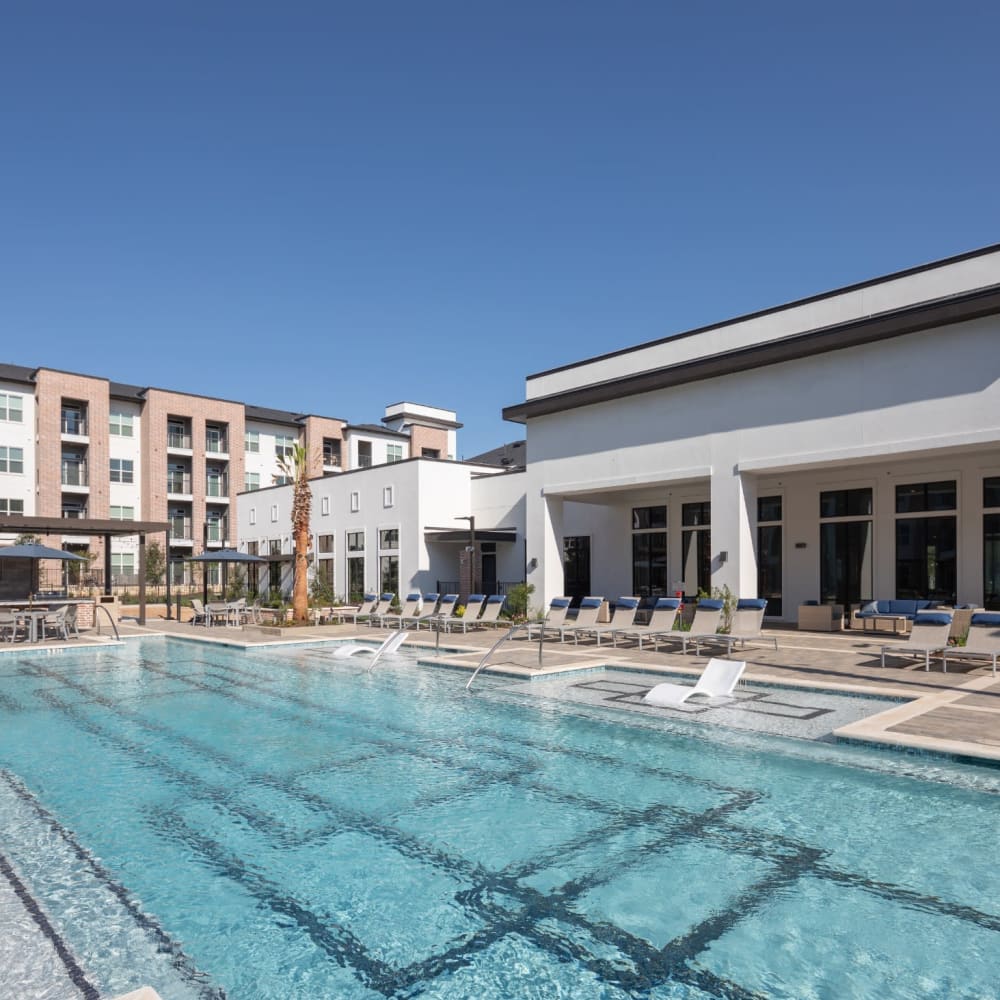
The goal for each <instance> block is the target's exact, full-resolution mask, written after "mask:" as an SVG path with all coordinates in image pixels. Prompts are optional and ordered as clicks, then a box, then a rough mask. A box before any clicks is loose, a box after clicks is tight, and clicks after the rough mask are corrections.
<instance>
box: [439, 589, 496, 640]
mask: <svg viewBox="0 0 1000 1000" xmlns="http://www.w3.org/2000/svg"><path fill="white" fill-rule="evenodd" d="M485 600H486V595H485V594H469V599H468V600H467V601H466V602H465V614H464V615H462V617H461V618H459V617H457V616H456V615H452V616H450V617H448V618H445V619H444V630H445V631H446V632H450V631H451V630H452V627H453V626H454V627H455V628H458V627H459V625H461V626H462V631H463V632H468V631H469V626H470V625H474V624H475V622H476V619H477V618H478V617H479V612H480V611H481V610H482V608H483V602H484V601H485Z"/></svg>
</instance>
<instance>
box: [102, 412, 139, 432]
mask: <svg viewBox="0 0 1000 1000" xmlns="http://www.w3.org/2000/svg"><path fill="white" fill-rule="evenodd" d="M108 421H109V427H108V430H109V433H111V434H113V435H114V436H115V437H128V438H130V437H132V436H133V430H134V427H133V422H134V418H133V416H132V414H131V413H111V414H109V415H108Z"/></svg>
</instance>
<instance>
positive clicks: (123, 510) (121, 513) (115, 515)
mask: <svg viewBox="0 0 1000 1000" xmlns="http://www.w3.org/2000/svg"><path fill="white" fill-rule="evenodd" d="M109 516H110V518H111V520H112V521H134V520H135V507H115V506H113V505H112V506H111V508H110V515H109Z"/></svg>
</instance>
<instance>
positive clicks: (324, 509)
mask: <svg viewBox="0 0 1000 1000" xmlns="http://www.w3.org/2000/svg"><path fill="white" fill-rule="evenodd" d="M319 512H320V515H321V516H322V517H326V516H327V515H328V514H329V513H330V498H329V497H320V499H319Z"/></svg>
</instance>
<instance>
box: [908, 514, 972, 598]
mask: <svg viewBox="0 0 1000 1000" xmlns="http://www.w3.org/2000/svg"><path fill="white" fill-rule="evenodd" d="M955 525H956V520H955V518H954V517H906V518H898V519H897V521H896V597H897V598H901V599H903V600H908V599H916V600H930V601H937V602H940V603H942V604H954V603H955V594H956V584H957V573H956V569H957V561H956V554H955V542H956V534H955Z"/></svg>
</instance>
